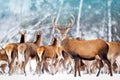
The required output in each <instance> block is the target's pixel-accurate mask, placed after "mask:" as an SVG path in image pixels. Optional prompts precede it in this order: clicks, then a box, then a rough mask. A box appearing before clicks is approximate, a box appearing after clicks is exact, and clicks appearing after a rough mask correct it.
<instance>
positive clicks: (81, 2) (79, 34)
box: [76, 0, 83, 37]
mask: <svg viewBox="0 0 120 80" xmlns="http://www.w3.org/2000/svg"><path fill="white" fill-rule="evenodd" d="M82 5H83V0H80V5H79V12H78V19H77V28H76V37H79V36H82V32H81V31H80V18H81V10H82Z"/></svg>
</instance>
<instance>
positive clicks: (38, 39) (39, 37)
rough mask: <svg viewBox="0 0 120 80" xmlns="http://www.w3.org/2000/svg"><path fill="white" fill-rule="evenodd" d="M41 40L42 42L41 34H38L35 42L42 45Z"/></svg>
mask: <svg viewBox="0 0 120 80" xmlns="http://www.w3.org/2000/svg"><path fill="white" fill-rule="evenodd" d="M40 42H41V35H37V38H36V41H35V44H36V45H38V46H39V45H40Z"/></svg>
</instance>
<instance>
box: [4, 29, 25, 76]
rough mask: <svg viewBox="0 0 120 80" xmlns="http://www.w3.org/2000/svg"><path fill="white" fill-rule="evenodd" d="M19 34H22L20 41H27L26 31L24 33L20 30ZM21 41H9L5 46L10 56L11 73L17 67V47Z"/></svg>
mask: <svg viewBox="0 0 120 80" xmlns="http://www.w3.org/2000/svg"><path fill="white" fill-rule="evenodd" d="M19 34H20V35H21V38H20V43H24V42H25V35H26V31H25V32H24V33H22V32H20V31H19ZM20 43H9V44H7V45H6V46H5V51H6V54H7V56H8V64H9V75H11V74H12V73H13V72H14V71H15V70H16V69H15V67H16V64H17V56H18V54H17V52H18V51H17V47H18V45H19V44H20Z"/></svg>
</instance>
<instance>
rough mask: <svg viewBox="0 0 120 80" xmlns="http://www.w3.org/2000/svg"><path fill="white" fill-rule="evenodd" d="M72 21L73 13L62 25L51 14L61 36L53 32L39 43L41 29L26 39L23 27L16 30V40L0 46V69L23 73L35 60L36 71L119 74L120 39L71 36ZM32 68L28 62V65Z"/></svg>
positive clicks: (75, 73) (1, 71)
mask: <svg viewBox="0 0 120 80" xmlns="http://www.w3.org/2000/svg"><path fill="white" fill-rule="evenodd" d="M74 22H75V18H74V16H72V19H71V23H69V24H66V25H65V28H62V27H61V26H60V25H59V24H57V23H55V18H52V24H53V28H54V29H55V30H56V31H57V32H58V33H59V34H60V35H61V39H58V38H57V36H54V35H53V40H52V43H51V44H50V45H42V34H43V32H42V31H36V32H35V35H36V36H35V37H36V38H35V41H34V42H26V35H27V33H26V31H25V32H19V34H20V36H21V37H20V42H19V43H8V44H7V45H5V47H4V48H3V47H1V49H0V73H1V74H5V73H6V72H5V68H6V67H8V68H9V70H8V74H9V75H12V74H14V73H15V72H17V71H19V73H22V74H24V75H27V73H26V65H27V64H28V62H29V61H31V60H35V61H36V65H32V66H35V67H36V70H35V71H34V73H35V74H38V75H40V74H44V72H47V73H49V74H51V75H54V74H56V73H58V72H61V73H62V72H66V73H67V74H73V73H74V76H75V77H76V76H77V73H78V75H79V76H81V73H80V72H81V71H84V72H85V73H87V74H95V73H96V71H97V75H96V76H99V74H100V73H101V74H103V73H104V74H110V76H113V73H116V74H120V42H106V41H104V40H102V39H94V40H83V39H82V38H80V37H76V38H72V37H69V36H68V35H67V33H68V32H69V31H70V29H71V27H72V26H73V24H74ZM29 68H30V71H31V66H29Z"/></svg>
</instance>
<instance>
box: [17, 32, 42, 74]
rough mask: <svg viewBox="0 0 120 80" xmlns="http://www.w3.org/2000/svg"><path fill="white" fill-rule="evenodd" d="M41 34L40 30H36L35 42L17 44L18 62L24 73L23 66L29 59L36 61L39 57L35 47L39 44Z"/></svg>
mask: <svg viewBox="0 0 120 80" xmlns="http://www.w3.org/2000/svg"><path fill="white" fill-rule="evenodd" d="M41 35H42V32H36V41H35V42H26V43H22V44H20V45H19V46H18V62H19V66H20V67H21V69H22V70H23V71H24V73H25V75H26V71H25V67H26V64H27V63H28V61H29V59H36V61H38V59H39V58H38V56H37V52H36V49H37V47H38V46H40V42H41ZM22 70H21V71H22Z"/></svg>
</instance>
